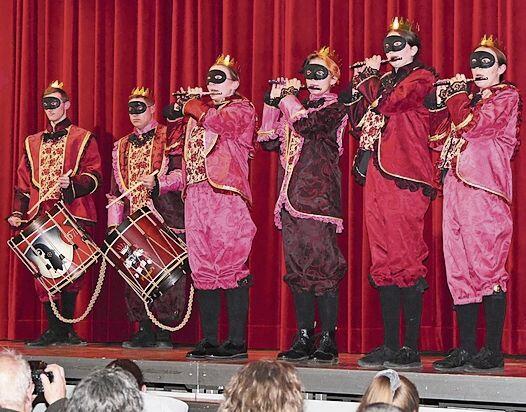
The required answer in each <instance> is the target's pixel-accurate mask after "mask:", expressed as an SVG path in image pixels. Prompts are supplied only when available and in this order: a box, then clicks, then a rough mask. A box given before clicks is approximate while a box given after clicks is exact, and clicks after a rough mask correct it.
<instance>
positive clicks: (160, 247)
mask: <svg viewBox="0 0 526 412" xmlns="http://www.w3.org/2000/svg"><path fill="white" fill-rule="evenodd" d="M102 250H103V253H104V255H105V256H106V258H107V260H108V261H109V262H110V263H111V265H112V266H114V267H115V268H116V269H117V271H118V273H119V274H120V275H121V276H122V277H123V278H124V280H125V281H126V282H127V283H128V285H130V287H131V288H132V290H133V291H134V292H135V293H136V294H137V295H138V296H139V297H140V298H141V299H142V300H143V301H144V302H145V303H146V304H149V303H151V302H153V300H154V299H156V298H158V297H159V296H161V295H163V294H164V293H166V291H167V290H168V289H170V288H171V287H172V286H174V285H175V284H176V283H177V281H178V280H179V279H180V278H181V277H182V276H183V275H186V274H187V273H188V266H187V265H188V263H187V259H188V252H187V249H186V244H185V243H184V242H183V241H182V240H181V239H179V238H178V237H177V236H176V235H175V234H174V233H172V231H171V230H170V229H169V228H168V227H167V226H166V225H165V224H163V223H161V221H160V220H159V219H158V218H157V216H156V215H155V213H153V212H152V211H151V210H150V208H148V207H147V206H145V207H143V208H142V209H139V210H137V211H136V212H135V213H133V214H132V215H130V216H128V217H127V218H125V219H124V221H123V222H122V223H121V224H120V225H119V226H118V227H117V228H115V229H114V230H112V231H111V232H110V233H109V234H108V236H107V237H106V240H105V241H104V246H103V247H102Z"/></svg>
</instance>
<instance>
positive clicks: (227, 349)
mask: <svg viewBox="0 0 526 412" xmlns="http://www.w3.org/2000/svg"><path fill="white" fill-rule="evenodd" d="M206 358H207V359H217V360H225V359H227V360H228V359H247V358H248V353H247V344H246V343H245V342H243V343H241V344H239V345H236V344H235V343H234V342H232V341H230V340H227V341H225V342H223V343H222V344H221V345H219V346H218V347H217V348H216V349H214V350H211V351H210V352H209V353H208V355H206Z"/></svg>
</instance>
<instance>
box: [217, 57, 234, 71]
mask: <svg viewBox="0 0 526 412" xmlns="http://www.w3.org/2000/svg"><path fill="white" fill-rule="evenodd" d="M214 64H219V65H221V66H225V67H228V68H230V69H233V70H235V71H236V72H239V66H238V64H237V62H236V60H235V59H234V58H233V57H230V54H227V55H226V56H225V55H224V54H223V53H221V54H220V55H219V56H217V59H216V61H215V62H214Z"/></svg>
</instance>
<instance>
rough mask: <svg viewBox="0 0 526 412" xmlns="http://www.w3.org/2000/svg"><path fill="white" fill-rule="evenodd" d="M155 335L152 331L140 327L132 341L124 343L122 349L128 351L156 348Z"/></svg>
mask: <svg viewBox="0 0 526 412" xmlns="http://www.w3.org/2000/svg"><path fill="white" fill-rule="evenodd" d="M155 346H156V343H155V335H154V333H153V332H152V330H151V329H148V328H144V327H142V326H141V327H140V328H139V330H138V331H137V333H136V334H135V335H133V336H132V337H131V339H130V340H128V341H126V342H122V347H123V348H126V349H141V348H154V347H155Z"/></svg>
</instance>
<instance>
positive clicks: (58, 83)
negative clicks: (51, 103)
mask: <svg viewBox="0 0 526 412" xmlns="http://www.w3.org/2000/svg"><path fill="white" fill-rule="evenodd" d="M49 87H53V88H54V89H63V88H64V83H62V82H61V81H59V80H54V81H52V82H51V83H50V84H49Z"/></svg>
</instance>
